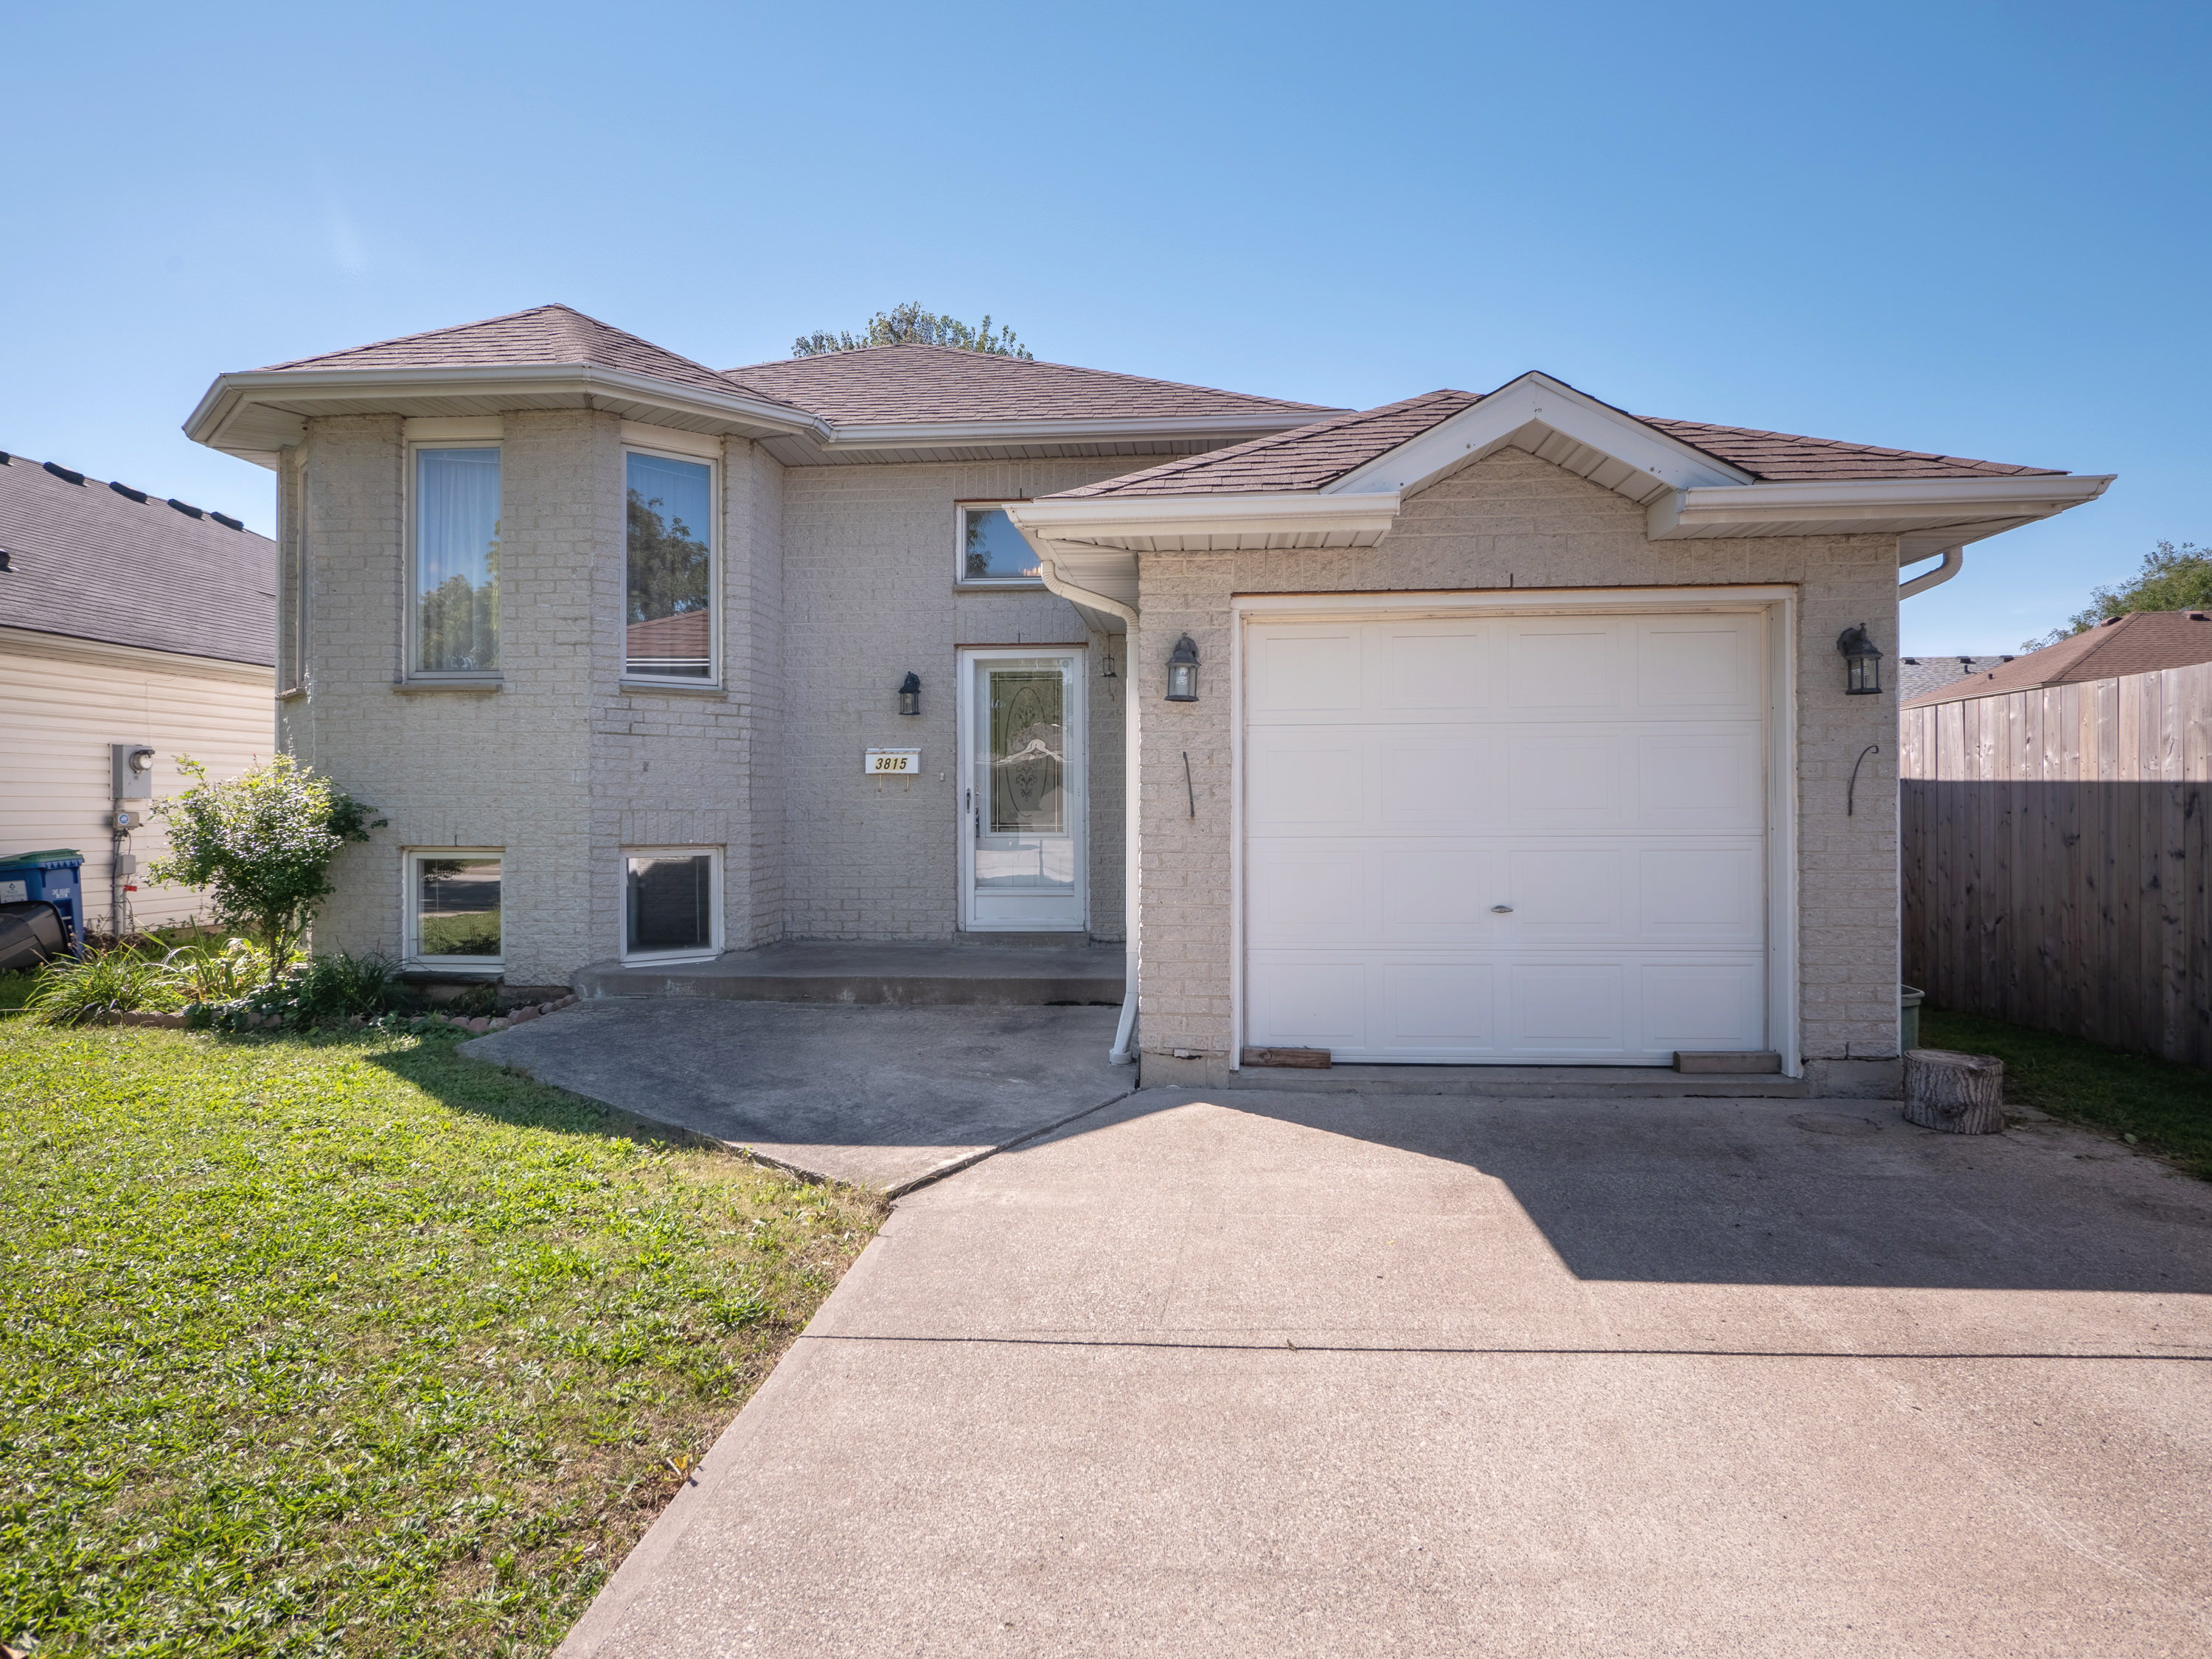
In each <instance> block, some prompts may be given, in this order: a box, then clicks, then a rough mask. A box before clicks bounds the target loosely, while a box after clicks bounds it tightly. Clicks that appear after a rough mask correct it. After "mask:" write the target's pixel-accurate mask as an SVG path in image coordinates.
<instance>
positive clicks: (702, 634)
mask: <svg viewBox="0 0 2212 1659" xmlns="http://www.w3.org/2000/svg"><path fill="white" fill-rule="evenodd" d="M709 615H710V613H709V612H708V611H677V612H675V613H674V614H673V615H672V616H666V617H647V619H646V620H645V621H644V622H634V623H630V624H629V627H628V628H627V629H625V630H624V637H625V638H626V640H627V641H628V644H627V646H626V647H625V649H627V650H628V651H629V654H630V655H631V656H633V657H659V658H665V659H681V660H684V661H692V660H696V659H701V658H703V657H705V656H706V655H707V654H708V653H709V652H710V651H712V650H713V649H714V639H713V635H711V634H710V633H709V631H708V617H709Z"/></svg>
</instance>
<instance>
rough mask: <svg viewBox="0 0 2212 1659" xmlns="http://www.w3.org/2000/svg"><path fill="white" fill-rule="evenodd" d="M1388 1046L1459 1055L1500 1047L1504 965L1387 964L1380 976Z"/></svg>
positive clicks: (1383, 1033) (1435, 1054)
mask: <svg viewBox="0 0 2212 1659" xmlns="http://www.w3.org/2000/svg"><path fill="white" fill-rule="evenodd" d="M1380 981H1381V990H1382V996H1381V999H1380V1015H1381V1018H1382V1023H1383V1029H1382V1031H1381V1033H1380V1034H1379V1035H1380V1036H1381V1039H1382V1047H1383V1048H1384V1049H1385V1050H1387V1051H1389V1052H1394V1053H1395V1052H1405V1053H1409V1054H1424V1055H1428V1056H1432V1057H1437V1058H1444V1059H1449V1060H1466V1059H1469V1058H1474V1057H1477V1056H1480V1055H1484V1054H1493V1053H1495V1052H1496V1051H1497V1048H1498V1006H1497V1005H1498V970H1497V969H1494V968H1492V967H1491V966H1490V965H1488V964H1487V963H1480V964H1474V965H1462V966H1445V965H1431V964H1429V963H1394V964H1389V965H1386V966H1385V967H1384V968H1383V969H1382V973H1381V976H1380Z"/></svg>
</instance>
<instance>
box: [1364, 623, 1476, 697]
mask: <svg viewBox="0 0 2212 1659" xmlns="http://www.w3.org/2000/svg"><path fill="white" fill-rule="evenodd" d="M1376 643H1377V645H1378V646H1379V647H1380V649H1378V650H1377V651H1376V653H1375V656H1374V663H1375V670H1376V678H1377V680H1378V682H1379V684H1377V687H1376V690H1377V693H1378V695H1377V696H1376V699H1375V704H1376V708H1379V709H1383V710H1386V711H1389V712H1391V713H1393V714H1406V715H1412V716H1413V717H1415V718H1417V719H1419V720H1437V719H1449V717H1450V716H1451V715H1452V714H1455V713H1460V712H1463V711H1468V710H1472V709H1478V708H1483V707H1484V706H1486V704H1487V703H1488V702H1489V700H1490V685H1489V679H1490V655H1491V652H1490V639H1489V635H1488V630H1487V629H1485V628H1484V627H1483V626H1482V625H1481V624H1480V623H1473V624H1468V623H1462V624H1458V625H1449V624H1439V623H1431V624H1429V625H1428V626H1426V627H1419V628H1416V627H1410V626H1401V627H1398V628H1394V629H1389V631H1388V632H1387V633H1385V634H1384V635H1383V637H1382V638H1381V639H1380V640H1378V641H1376Z"/></svg>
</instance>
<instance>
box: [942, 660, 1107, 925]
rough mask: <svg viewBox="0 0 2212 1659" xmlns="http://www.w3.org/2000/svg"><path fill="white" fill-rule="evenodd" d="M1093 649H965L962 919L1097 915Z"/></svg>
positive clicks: (1061, 919)
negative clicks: (1089, 867) (1088, 837)
mask: <svg viewBox="0 0 2212 1659" xmlns="http://www.w3.org/2000/svg"><path fill="white" fill-rule="evenodd" d="M1081 662H1082V653H1080V652H1077V651H1036V650H1032V649H1023V648H1021V647H1009V648H1004V649H996V650H980V649H979V650H970V651H963V653H961V672H960V778H961V790H960V805H961V824H960V911H961V915H960V925H961V927H963V928H964V929H967V930H968V931H969V932H975V933H1001V932H1036V933H1047V932H1050V933H1077V932H1079V931H1081V930H1082V929H1083V928H1084V927H1086V926H1087V925H1088V913H1087V910H1086V908H1085V906H1086V900H1087V898H1088V893H1087V890H1086V889H1087V884H1086V882H1085V870H1086V863H1087V860H1085V854H1084V843H1085V836H1084V828H1085V825H1084V789H1083V781H1084V777H1085V772H1084V755H1083V675H1082V672H1081V670H1080V664H1081Z"/></svg>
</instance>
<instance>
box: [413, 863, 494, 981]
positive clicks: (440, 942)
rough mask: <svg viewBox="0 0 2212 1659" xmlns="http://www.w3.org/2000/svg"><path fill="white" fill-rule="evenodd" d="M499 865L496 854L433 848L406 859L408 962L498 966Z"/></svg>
mask: <svg viewBox="0 0 2212 1659" xmlns="http://www.w3.org/2000/svg"><path fill="white" fill-rule="evenodd" d="M501 863H502V860H501V856H500V849H499V848H482V847H475V848H471V847H435V848H422V849H421V850H419V851H416V852H410V853H409V854H407V951H406V954H407V957H408V960H410V962H420V963H428V964H431V965H433V966H438V967H453V968H464V969H495V968H497V967H499V966H500V964H501V962H502V961H503V960H504V953H503V951H502V940H501V926H500V866H501Z"/></svg>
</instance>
